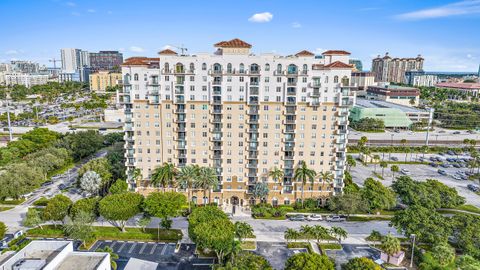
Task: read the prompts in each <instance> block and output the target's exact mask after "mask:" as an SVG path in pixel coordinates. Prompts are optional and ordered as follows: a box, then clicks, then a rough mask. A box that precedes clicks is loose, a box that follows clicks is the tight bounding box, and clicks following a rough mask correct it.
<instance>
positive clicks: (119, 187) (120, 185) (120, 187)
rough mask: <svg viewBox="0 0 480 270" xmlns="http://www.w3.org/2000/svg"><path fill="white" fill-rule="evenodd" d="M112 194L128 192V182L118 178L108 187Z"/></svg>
mask: <svg viewBox="0 0 480 270" xmlns="http://www.w3.org/2000/svg"><path fill="white" fill-rule="evenodd" d="M108 192H109V193H110V194H120V193H126V192H128V184H127V182H126V181H125V180H123V179H117V181H115V183H113V184H112V185H111V186H110V188H109V189H108Z"/></svg>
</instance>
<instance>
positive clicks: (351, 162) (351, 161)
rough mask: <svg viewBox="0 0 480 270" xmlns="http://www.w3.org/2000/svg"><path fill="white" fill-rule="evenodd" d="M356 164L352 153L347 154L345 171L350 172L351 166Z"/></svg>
mask: <svg viewBox="0 0 480 270" xmlns="http://www.w3.org/2000/svg"><path fill="white" fill-rule="evenodd" d="M356 166H357V161H356V160H355V158H354V157H353V156H352V155H347V171H348V172H350V171H351V170H352V167H356Z"/></svg>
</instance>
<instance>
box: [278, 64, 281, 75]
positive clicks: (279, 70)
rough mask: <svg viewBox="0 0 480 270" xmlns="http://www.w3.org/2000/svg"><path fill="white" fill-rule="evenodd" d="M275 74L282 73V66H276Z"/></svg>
mask: <svg viewBox="0 0 480 270" xmlns="http://www.w3.org/2000/svg"><path fill="white" fill-rule="evenodd" d="M277 72H278V73H281V72H282V65H281V64H278V65H277Z"/></svg>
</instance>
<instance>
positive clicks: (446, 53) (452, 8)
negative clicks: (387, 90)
mask: <svg viewBox="0 0 480 270" xmlns="http://www.w3.org/2000/svg"><path fill="white" fill-rule="evenodd" d="M0 18H2V19H1V29H2V30H1V38H0V62H6V61H10V60H12V59H13V60H15V59H18V60H32V61H37V62H40V63H42V64H47V65H49V66H52V64H51V63H49V62H48V59H51V58H57V59H58V58H60V49H61V48H80V49H83V50H88V51H98V50H120V51H122V52H123V53H124V57H130V56H149V57H154V56H156V55H157V52H158V51H159V50H161V49H163V48H167V47H171V46H177V47H181V46H182V44H183V46H184V47H186V48H188V51H189V53H197V52H213V51H214V48H213V44H214V43H216V42H219V41H222V40H230V39H233V38H240V39H242V40H244V41H246V42H248V43H250V44H252V45H253V48H252V50H253V52H254V53H267V52H276V53H279V54H282V55H289V54H294V53H296V52H298V51H300V50H303V49H307V50H310V51H312V52H315V53H321V52H322V51H325V50H328V49H342V50H347V51H349V52H351V53H352V55H351V57H352V58H356V59H360V60H362V61H363V64H364V69H369V68H370V66H371V60H372V58H374V57H376V56H377V55H379V54H381V55H383V54H385V52H389V54H390V55H391V56H393V57H416V56H417V55H418V54H421V55H422V56H423V57H424V58H425V67H424V69H425V70H427V71H469V72H476V71H477V70H478V67H479V64H480V34H479V33H480V0H463V1H462V0H460V1H458V0H457V1H456V0H421V1H420V0H362V1H358V0H334V1H330V0H311V1H309V0H294V1H292V0H289V1H287V0H236V1H232V0H209V1H207V0H182V1H178V0H169V1H163V0H134V1H133V0H131V1H127V0H84V1H81V0H66V1H65V0H0Z"/></svg>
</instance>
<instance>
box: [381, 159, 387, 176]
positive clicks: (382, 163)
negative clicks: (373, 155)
mask: <svg viewBox="0 0 480 270" xmlns="http://www.w3.org/2000/svg"><path fill="white" fill-rule="evenodd" d="M387 167H388V163H387V162H386V161H383V160H382V161H380V168H382V178H383V171H384V170H385V168H387Z"/></svg>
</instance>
